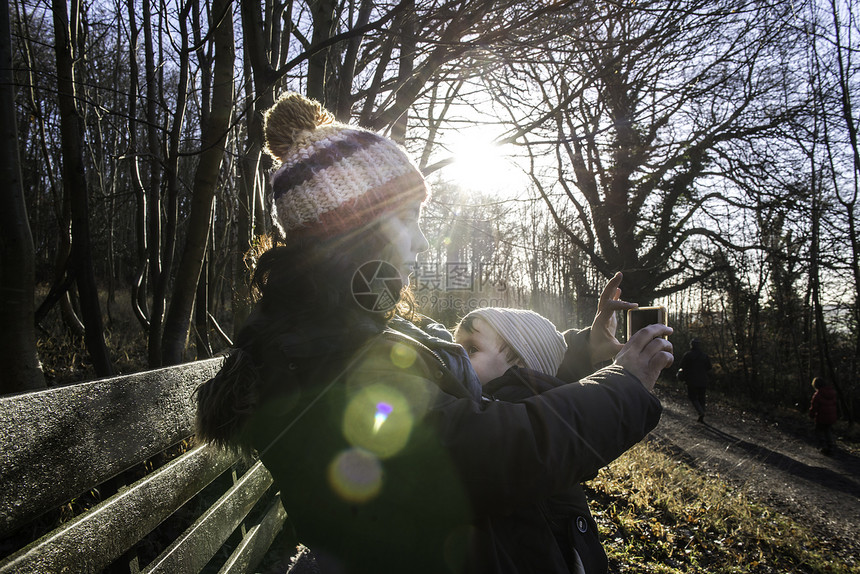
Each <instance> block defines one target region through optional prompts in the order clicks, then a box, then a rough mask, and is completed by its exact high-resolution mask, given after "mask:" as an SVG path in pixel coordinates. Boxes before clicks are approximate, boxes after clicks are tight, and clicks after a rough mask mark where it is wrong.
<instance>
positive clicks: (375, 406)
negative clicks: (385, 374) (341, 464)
mask: <svg viewBox="0 0 860 574" xmlns="http://www.w3.org/2000/svg"><path fill="white" fill-rule="evenodd" d="M343 416H344V419H343V436H344V437H345V438H346V440H348V441H349V444H351V445H352V446H354V447H359V448H362V449H364V450H367V451H369V452H372V453H373V454H374V455H376V456H378V457H379V458H381V459H385V458H388V457H390V456H393V455H395V454H397V453H398V452H400V450H401V449H403V447H404V446H405V445H406V443H407V442H408V441H409V435H410V433H411V432H412V427H413V425H414V420H413V417H412V414H411V409H410V407H409V403H408V402H407V400H406V398H405V397H404V396H403V394H402V393H400V392H399V391H398V390H397V389H394V388H392V387H389V386H387V385H383V384H377V385H372V386H370V387H367V388H365V389H362V390H361V391H359V392H358V393H357V394H356V395H355V396H354V397H353V398H352V399H351V400H350V402H349V404H348V405H347V407H346V411H345V412H344V415H343Z"/></svg>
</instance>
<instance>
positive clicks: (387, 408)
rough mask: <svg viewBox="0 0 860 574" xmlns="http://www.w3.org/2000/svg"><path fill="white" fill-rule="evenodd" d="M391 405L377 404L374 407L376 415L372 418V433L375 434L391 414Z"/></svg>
mask: <svg viewBox="0 0 860 574" xmlns="http://www.w3.org/2000/svg"><path fill="white" fill-rule="evenodd" d="M391 409H392V407H391V405H389V404H388V403H379V404H378V405H376V414H375V415H374V416H373V432H377V431H378V430H379V427H381V426H382V423H384V422H385V419H387V418H388V415H390V414H391Z"/></svg>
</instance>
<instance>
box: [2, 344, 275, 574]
mask: <svg viewBox="0 0 860 574" xmlns="http://www.w3.org/2000/svg"><path fill="white" fill-rule="evenodd" d="M220 364H221V359H211V360H207V361H200V362H196V363H191V364H187V365H180V366H176V367H168V368H164V369H158V370H154V371H148V372H144V373H139V374H135V375H128V376H121V377H115V378H110V379H102V380H97V381H91V382H84V383H79V384H74V385H69V386H64V387H58V388H53V389H48V390H44V391H37V392H32V393H22V394H16V395H8V396H5V397H0V574H7V573H9V574H11V573H13V572H14V573H15V574H21V573H26V572H33V573H38V574H46V573H55V572H94V573H95V572H131V573H135V572H165V573H168V574H176V573H185V572H193V573H196V572H201V571H204V572H253V571H255V568H256V567H257V566H258V565H259V563H260V561H261V559H262V558H263V556H264V555H265V553H266V552H267V550H268V549H269V547H270V546H271V544H272V542H273V540H274V539H275V537H276V536H277V535H278V533H279V531H281V529H282V527H283V525H284V522H285V518H286V513H285V511H284V508H283V506H281V503H280V500H279V499H278V497H277V495H276V494H275V493H273V492H272V490H273V489H272V488H270V486H271V484H272V477H271V475H270V474H269V472H268V471H267V470H266V469H265V467H263V466H262V464H259V463H258V464H256V465H254V466H251V468H248V469H246V465H243V464H242V463H241V461H237V460H236V458H235V457H234V456H232V455H230V454H228V453H225V452H222V451H220V450H218V449H215V448H213V447H210V446H206V445H204V446H193V445H192V441H191V440H190V439H191V437H192V433H193V430H194V429H193V427H194V411H195V403H194V401H193V398H192V393H193V391H194V389H195V388H196V387H197V386H198V385H199V384H200V383H201V382H203V381H205V380H207V379H208V378H210V377H212V376H213V375H214V374H215V372H217V370H218V368H219V366H220ZM90 505H91V507H90ZM87 507H89V508H88V509H85V510H83V511H82V512H80V513H77V515H75V516H73V517H72V518H68V519H66V518H64V515H71V514H75V513H74V512H72V511H71V510H74V509H77V510H78V511H80V510H81V509H84V508H87Z"/></svg>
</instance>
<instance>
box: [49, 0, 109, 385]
mask: <svg viewBox="0 0 860 574" xmlns="http://www.w3.org/2000/svg"><path fill="white" fill-rule="evenodd" d="M52 8H53V17H54V42H55V50H56V55H57V98H58V102H59V110H60V133H61V137H62V150H63V187H64V188H66V189H68V190H69V197H70V201H71V214H72V247H71V254H70V258H69V268H68V271H67V272H68V273H69V274H70V275H71V276H73V277H74V278H75V283H76V285H77V288H78V295H79V297H80V303H81V318H82V320H83V323H84V329H85V332H84V340H85V342H86V345H87V351H88V352H89V355H90V358H91V360H92V361H93V366H94V368H95V371H96V373H97V374H99V375H102V376H109V375H111V374H113V365H112V363H111V360H110V356H109V354H108V350H107V346H106V345H105V339H104V327H103V323H102V314H101V306H100V304H99V299H98V288H97V286H96V282H95V276H94V274H93V260H92V251H91V245H90V225H89V224H90V221H89V218H90V209H89V198H88V189H87V182H86V177H85V174H84V165H83V125H82V122H81V117H80V115H79V113H78V111H77V108H76V106H75V84H74V82H73V76H74V74H73V69H72V68H73V62H74V53H73V50H74V46H75V41H74V40H73V38H72V37H70V36H69V31H70V30H71V31H76V30H78V25H79V21H78V20H77V18H78V17H79V16H80V14H81V11H80V7H79V6H77V4H76V3H73V8H75V10H74V12H73V13H74V14H75V15H76V18H75V20H74V21H73V22H71V23H70V22H69V17H68V12H67V9H66V3H65V2H64V1H60V0H57V1H54V2H53V3H52Z"/></svg>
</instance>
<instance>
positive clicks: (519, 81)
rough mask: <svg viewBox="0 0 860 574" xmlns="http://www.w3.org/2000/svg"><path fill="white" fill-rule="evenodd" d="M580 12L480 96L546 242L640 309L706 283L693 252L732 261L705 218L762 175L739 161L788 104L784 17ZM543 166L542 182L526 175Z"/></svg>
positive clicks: (673, 7)
mask: <svg viewBox="0 0 860 574" xmlns="http://www.w3.org/2000/svg"><path fill="white" fill-rule="evenodd" d="M583 11H584V12H583V13H581V14H579V17H578V18H574V17H572V16H571V17H569V18H556V19H554V21H553V22H552V23H551V25H552V26H553V27H552V28H551V32H552V33H553V35H554V38H556V39H547V40H546V41H548V42H550V46H548V47H546V46H541V47H540V48H539V49H537V50H535V51H534V52H532V53H530V54H529V53H527V54H519V56H520V57H519V58H518V59H517V60H516V61H515V62H514V63H512V64H510V65H508V66H505V67H502V68H499V69H498V70H499V71H498V72H497V73H496V74H494V75H493V76H491V77H492V79H493V89H494V94H495V96H496V98H497V100H498V101H499V102H502V103H503V104H504V105H505V107H506V109H507V110H508V111H509V113H510V115H511V118H512V123H513V124H514V127H513V128H512V134H511V137H510V138H508V139H509V141H518V142H520V143H521V144H522V145H524V146H526V147H527V148H528V150H529V152H530V153H531V155H532V157H534V158H536V159H538V162H537V164H536V171H535V173H534V183H535V186H536V188H537V189H538V191H539V192H540V193H541V194H542V196H543V197H544V198H545V200H546V202H547V205H548V206H549V207H550V209H551V211H552V213H553V214H554V217H555V219H556V222H557V223H558V225H559V226H560V228H561V229H562V230H563V231H564V232H565V233H566V234H568V236H569V237H571V239H572V240H573V241H574V242H575V243H576V244H577V245H578V246H579V247H580V249H582V250H583V251H584V252H585V253H587V254H588V256H589V258H590V259H591V261H592V262H593V264H594V265H595V266H596V267H597V268H598V269H600V270H601V272H602V273H603V274H605V275H607V276H609V275H611V274H612V273H613V272H614V271H616V270H622V271H624V272H625V273H626V275H627V276H628V277H629V281H625V285H626V286H627V288H626V290H625V293H626V294H627V295H628V296H630V297H632V298H635V299H636V300H639V301H640V302H647V301H649V300H651V299H652V298H653V297H655V296H661V295H665V294H668V293H670V292H672V291H675V290H678V289H682V288H684V287H685V286H687V285H690V284H692V283H694V282H696V281H698V280H701V279H702V278H703V277H706V276H707V275H708V274H710V273H712V272H713V271H714V269H715V267H714V266H713V265H709V266H707V267H705V268H694V267H692V266H691V261H690V260H689V259H687V258H686V257H685V252H686V251H687V249H689V248H690V246H692V245H693V244H694V243H695V242H696V241H697V239H696V238H701V239H703V240H705V241H706V242H708V243H710V244H713V245H722V246H725V247H730V248H732V247H738V246H734V245H732V244H731V241H730V239H729V238H730V237H731V235H730V234H729V233H727V232H726V230H725V229H720V228H719V225H720V222H719V221H718V220H717V219H715V218H711V219H710V220H709V221H708V219H709V214H712V213H713V214H716V213H717V212H718V210H719V209H724V208H726V207H728V206H731V205H733V204H736V205H737V206H738V207H743V206H742V205H741V203H742V201H739V199H740V197H741V196H742V194H741V196H738V195H737V194H736V192H734V191H733V189H736V188H737V185H736V183H735V182H734V181H733V179H734V178H735V177H740V175H741V174H740V173H738V172H747V173H749V172H755V171H756V170H757V169H759V168H761V167H762V166H759V165H757V164H756V163H747V162H746V161H745V160H746V158H747V157H749V154H750V153H751V152H750V150H751V149H752V148H751V146H752V144H753V143H754V142H755V141H756V140H757V139H761V138H764V137H766V136H769V135H773V134H774V129H775V128H776V127H777V126H779V125H780V124H781V123H783V122H784V121H785V120H786V118H788V117H790V114H791V113H792V112H793V111H795V110H797V109H799V108H800V104H802V102H798V101H788V102H785V101H784V100H783V101H781V100H780V99H779V96H781V95H782V94H783V93H784V92H783V91H782V89H781V88H782V82H784V78H783V76H782V75H781V74H779V73H778V70H779V67H780V66H781V65H782V61H783V60H782V56H783V55H784V54H783V50H784V47H785V45H786V43H787V42H788V41H789V40H790V37H789V35H790V34H791V33H793V30H792V29H791V28H790V27H788V26H787V25H785V20H786V17H787V15H788V14H789V13H790V4H789V3H780V2H772V3H768V4H766V5H765V4H762V3H758V2H747V1H745V0H738V1H734V0H727V1H725V2H720V3H714V2H694V3H690V2H679V1H673V0H665V1H663V0H655V1H652V2H646V3H644V4H642V3H638V4H637V5H636V6H635V7H632V8H631V7H620V6H617V5H614V4H611V5H606V6H601V7H597V8H594V9H593V11H588V10H587V9H585V8H584V9H583ZM702 38H708V41H707V42H704V43H703V42H702ZM522 45H523V44H522V43H518V44H517V45H516V46H515V48H516V49H517V50H522ZM528 45H529V46H531V45H533V44H532V43H529V44H528ZM502 54H503V55H504V54H505V53H504V52H503V53H502ZM524 112H527V113H528V116H524V115H523V114H524ZM545 157H553V158H555V170H554V171H553V175H552V177H551V178H548V177H543V176H542V175H541V174H540V172H539V170H540V169H545V168H546V166H547V162H546V161H545V160H544V159H543V158H545ZM739 159H740V160H741V161H738V160H739ZM757 173H758V172H757ZM736 174H737V175H736ZM703 182H707V185H703ZM556 196H560V199H555V197H556ZM733 196H735V197H733ZM722 223H723V224H725V222H722Z"/></svg>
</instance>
